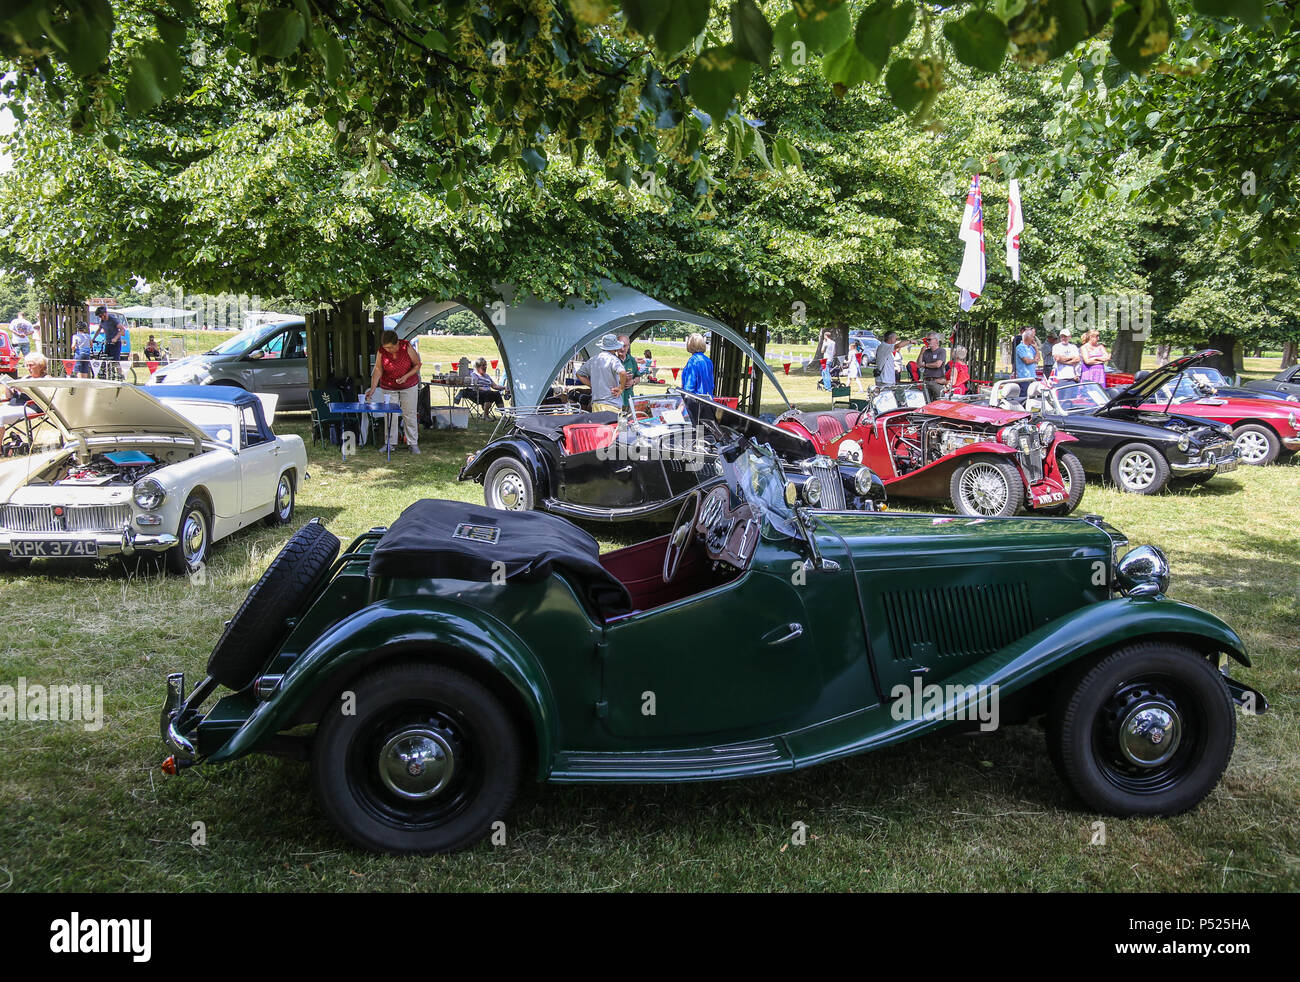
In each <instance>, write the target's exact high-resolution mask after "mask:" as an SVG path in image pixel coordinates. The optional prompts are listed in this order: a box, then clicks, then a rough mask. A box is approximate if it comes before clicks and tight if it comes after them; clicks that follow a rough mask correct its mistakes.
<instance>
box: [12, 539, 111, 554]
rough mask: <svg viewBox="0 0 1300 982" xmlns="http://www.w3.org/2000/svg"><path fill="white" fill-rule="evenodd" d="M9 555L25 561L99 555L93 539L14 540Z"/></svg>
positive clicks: (97, 546)
mask: <svg viewBox="0 0 1300 982" xmlns="http://www.w3.org/2000/svg"><path fill="white" fill-rule="evenodd" d="M9 555H11V556H15V557H21V558H26V559H60V558H67V557H76V558H85V557H88V556H98V555H99V543H98V542H96V541H95V540H94V539H14V540H13V541H12V542H10V543H9Z"/></svg>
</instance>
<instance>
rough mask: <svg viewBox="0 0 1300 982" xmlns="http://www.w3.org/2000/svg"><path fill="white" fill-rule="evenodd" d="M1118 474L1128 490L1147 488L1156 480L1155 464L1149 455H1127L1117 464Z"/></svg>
mask: <svg viewBox="0 0 1300 982" xmlns="http://www.w3.org/2000/svg"><path fill="white" fill-rule="evenodd" d="M1119 474H1120V477H1122V478H1123V479H1124V483H1125V484H1126V485H1127V486H1128V487H1130V488H1135V489H1139V490H1140V489H1142V488H1149V487H1150V486H1151V484H1152V482H1154V481H1155V479H1156V462H1155V461H1154V460H1152V459H1151V457H1150V455H1149V454H1145V453H1131V454H1127V455H1126V456H1125V457H1124V459H1123V460H1121V461H1120V462H1119Z"/></svg>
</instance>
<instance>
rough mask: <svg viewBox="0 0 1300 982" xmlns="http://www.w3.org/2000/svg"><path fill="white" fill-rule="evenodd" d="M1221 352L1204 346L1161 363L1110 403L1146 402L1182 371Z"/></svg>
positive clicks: (1134, 403)
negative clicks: (1189, 353) (1199, 349)
mask: <svg viewBox="0 0 1300 982" xmlns="http://www.w3.org/2000/svg"><path fill="white" fill-rule="evenodd" d="M1221 354H1223V352H1221V351H1216V350H1215V349H1214V348H1206V349H1205V350H1204V351H1198V352H1196V353H1195V354H1192V355H1184V356H1183V357H1181V358H1175V359H1173V360H1172V361H1170V362H1168V363H1166V364H1164V365H1161V366H1160V367H1159V368H1157V369H1156V370H1155V371H1153V372H1152V373H1151V374H1150V375H1146V376H1144V377H1142V378H1140V379H1138V380H1137V381H1136V382H1134V383H1133V384H1132V385H1130V386H1129V387H1128V388H1127V389H1125V390H1124V391H1123V392H1121V393H1120V394H1119V395H1117V396H1116V397H1115V398H1114V399H1112V400H1111V405H1116V406H1136V405H1138V404H1139V403H1143V402H1147V401H1149V400H1150V399H1151V397H1152V396H1154V395H1155V394H1156V393H1157V392H1159V391H1160V390H1161V388H1163V387H1164V386H1165V385H1167V384H1168V383H1169V382H1172V381H1173V380H1174V379H1176V378H1177V377H1178V376H1179V375H1181V374H1182V373H1183V372H1184V371H1186V370H1187V369H1189V368H1191V367H1192V366H1193V365H1199V364H1201V363H1202V362H1205V361H1209V360H1210V359H1211V358H1215V357H1218V356H1219V355H1221Z"/></svg>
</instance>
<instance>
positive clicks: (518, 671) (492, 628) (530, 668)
mask: <svg viewBox="0 0 1300 982" xmlns="http://www.w3.org/2000/svg"><path fill="white" fill-rule="evenodd" d="M430 602H431V601H430V599H429V598H428V597H408V598H403V599H400V600H396V601H391V602H390V601H381V602H379V603H374V604H370V605H369V606H367V607H364V608H362V609H361V610H359V611H357V612H356V613H355V614H353V615H352V616H351V617H348V618H346V619H344V620H342V621H340V622H339V623H338V624H335V625H334V626H333V627H331V628H330V629H329V630H328V631H326V632H325V633H324V634H323V635H322V636H321V637H320V638H318V639H317V640H316V642H315V643H314V644H312V645H311V646H310V647H309V648H308V649H307V650H306V651H304V652H303V653H302V654H301V655H300V656H298V658H296V659H295V660H294V662H293V664H292V665H290V666H289V669H288V671H286V672H285V674H284V678H283V679H282V680H281V681H280V684H279V686H278V687H277V688H276V690H275V692H274V693H273V694H272V695H271V697H270V698H269V699H267V700H266V701H265V702H262V703H259V704H258V706H257V708H256V709H255V710H254V711H253V712H252V714H251V715H250V716H249V717H248V720H247V721H246V722H245V723H244V725H243V726H241V727H240V728H239V729H238V730H237V731H236V732H235V733H234V735H233V736H231V738H230V739H229V740H228V741H227V742H226V743H225V744H223V745H222V746H221V747H220V748H219V749H218V750H217V751H216V752H215V753H213V754H212V755H211V756H209V757H208V760H209V761H211V762H214V763H215V762H220V761H223V760H231V759H233V758H235V757H240V756H243V755H244V754H247V753H250V752H252V751H254V750H256V749H257V748H258V745H259V744H260V743H261V742H262V741H263V740H265V739H267V738H269V737H271V736H274V735H275V734H276V733H277V732H279V731H281V730H283V729H286V728H288V727H290V726H291V725H293V723H294V719H295V717H296V716H297V714H298V712H299V710H300V709H302V708H303V707H304V706H305V705H306V704H307V703H308V702H309V701H310V700H312V699H313V698H315V697H319V696H320V695H321V693H322V691H324V693H325V698H330V697H332V696H333V694H334V689H335V688H336V687H337V686H338V685H339V684H341V683H342V682H343V681H344V680H345V679H347V678H348V677H349V676H350V675H351V674H352V673H353V671H354V670H357V669H361V668H363V667H364V666H365V665H366V664H369V663H372V662H375V661H377V660H381V659H383V658H385V657H386V656H388V655H391V656H394V657H402V655H403V653H408V652H409V653H414V652H418V651H420V650H421V649H424V650H428V649H429V648H433V647H436V648H442V649H447V648H450V649H454V650H456V651H458V652H461V653H463V654H466V655H470V656H473V657H475V658H477V659H479V660H481V661H482V662H483V664H484V665H486V666H488V667H490V668H491V669H492V670H493V671H495V672H497V673H498V674H499V675H500V676H501V677H502V678H504V679H505V680H506V682H507V683H508V684H509V685H510V686H511V688H513V689H514V691H515V693H516V694H517V695H518V696H519V698H520V700H521V702H522V703H523V705H524V706H525V708H526V709H527V712H528V716H529V719H530V721H531V723H532V725H533V731H534V734H535V736H536V740H537V760H538V770H539V774H538V776H539V779H540V778H545V776H546V772H547V770H548V769H549V766H550V761H551V758H552V756H553V752H554V749H555V741H556V738H557V722H556V710H555V700H554V698H553V696H552V694H551V690H550V685H549V683H548V682H547V678H546V673H545V672H544V671H543V670H542V668H541V666H540V665H539V664H538V662H537V660H536V658H534V656H533V654H532V652H531V651H530V650H529V649H528V647H527V646H526V645H525V644H524V643H523V642H522V641H521V640H520V639H519V638H518V636H516V635H515V634H514V632H512V631H511V630H510V629H509V628H507V627H506V626H505V625H503V624H502V623H500V622H499V621H497V620H496V619H495V618H493V617H491V616H490V615H488V614H486V613H484V612H483V611H481V610H477V609H475V608H473V607H470V606H467V605H465V604H461V603H457V602H455V601H450V600H444V599H439V600H438V601H436V602H437V604H438V606H437V608H433V609H431V608H430V606H429V605H430Z"/></svg>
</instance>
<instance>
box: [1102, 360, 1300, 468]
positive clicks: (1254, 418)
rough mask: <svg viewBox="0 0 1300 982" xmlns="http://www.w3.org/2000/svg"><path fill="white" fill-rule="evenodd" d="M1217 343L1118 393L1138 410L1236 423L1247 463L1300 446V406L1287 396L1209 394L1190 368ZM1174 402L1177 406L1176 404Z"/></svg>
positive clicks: (1234, 429)
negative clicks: (1263, 396) (1192, 375)
mask: <svg viewBox="0 0 1300 982" xmlns="http://www.w3.org/2000/svg"><path fill="white" fill-rule="evenodd" d="M1219 354H1220V352H1218V351H1215V350H1213V349H1207V350H1205V351H1198V352H1196V354H1194V355H1186V356H1185V357H1182V358H1175V359H1174V360H1173V361H1171V362H1169V364H1167V365H1162V366H1161V367H1160V368H1157V369H1156V370H1155V371H1153V372H1151V374H1150V375H1145V376H1143V377H1142V378H1140V379H1138V380H1137V381H1136V382H1134V383H1133V384H1132V385H1130V386H1129V387H1128V388H1127V389H1125V390H1124V391H1123V392H1121V393H1120V394H1119V395H1118V396H1116V397H1115V400H1114V401H1115V402H1117V403H1118V402H1126V403H1129V404H1131V405H1134V406H1137V408H1138V409H1139V410H1148V411H1151V412H1160V413H1168V412H1176V413H1178V415H1180V416H1197V417H1200V418H1201V419H1205V420H1210V421H1212V422H1215V423H1219V424H1222V425H1226V426H1227V427H1230V428H1231V431H1232V438H1233V443H1234V445H1235V446H1236V448H1237V453H1238V455H1239V459H1240V460H1241V462H1242V463H1243V464H1255V465H1257V466H1258V465H1262V464H1271V463H1273V461H1275V460H1277V458H1278V455H1279V454H1281V453H1282V451H1283V450H1286V451H1288V452H1289V451H1294V450H1300V426H1298V424H1300V407H1297V406H1296V404H1295V403H1293V402H1288V401H1286V400H1283V399H1244V398H1239V397H1237V396H1228V395H1222V394H1218V393H1216V394H1214V395H1206V394H1205V390H1204V389H1203V388H1202V386H1201V385H1199V384H1198V383H1197V381H1196V379H1194V378H1192V377H1191V376H1190V374H1189V373H1188V369H1190V368H1193V367H1194V366H1196V365H1199V364H1201V363H1202V362H1204V361H1208V360H1209V359H1210V358H1213V357H1215V356H1217V355H1219ZM1174 407H1177V408H1176V409H1175V408H1174Z"/></svg>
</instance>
